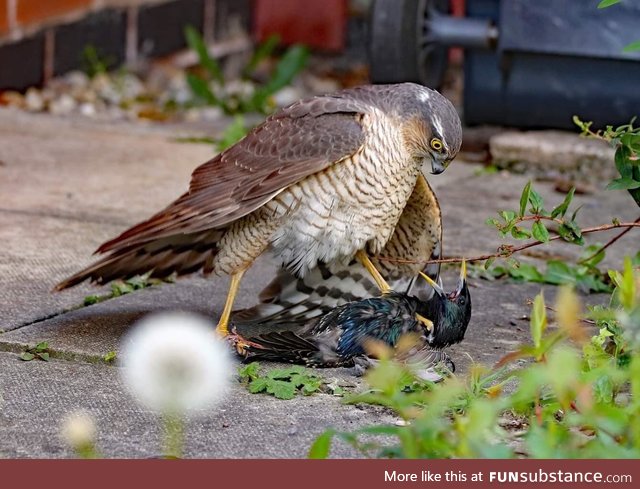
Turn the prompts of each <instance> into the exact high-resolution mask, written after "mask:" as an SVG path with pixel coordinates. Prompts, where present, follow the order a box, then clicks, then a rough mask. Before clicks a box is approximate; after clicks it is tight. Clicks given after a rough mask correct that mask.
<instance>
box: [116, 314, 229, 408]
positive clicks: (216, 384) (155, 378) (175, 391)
mask: <svg viewBox="0 0 640 489" xmlns="http://www.w3.org/2000/svg"><path fill="white" fill-rule="evenodd" d="M120 353H121V355H120V357H121V359H122V363H123V369H122V375H123V379H124V382H125V385H126V386H127V387H128V388H129V390H130V391H131V392H132V393H133V395H134V396H135V397H136V398H137V399H138V400H139V401H140V402H141V403H142V404H143V405H144V406H146V407H148V408H150V409H152V410H154V411H158V412H160V413H163V414H186V413H192V412H194V411H197V410H201V409H204V408H207V407H210V406H213V405H214V404H216V402H218V401H220V399H221V398H222V397H223V396H224V394H225V392H226V390H227V388H228V384H229V380H230V379H231V377H232V375H233V363H232V360H231V358H230V355H229V352H228V349H227V347H226V345H225V344H224V343H223V342H222V341H221V340H220V339H219V338H218V337H217V336H216V335H215V333H214V327H213V326H212V325H211V324H209V322H208V321H206V320H205V319H203V318H200V317H199V316H195V315H192V314H187V313H177V312H173V313H163V314H155V315H151V316H147V317H145V318H144V319H142V320H141V321H139V322H138V323H137V324H136V325H135V326H134V327H133V329H132V330H131V332H130V333H129V334H128V335H127V336H126V337H125V338H124V340H123V342H122V347H121V352H120Z"/></svg>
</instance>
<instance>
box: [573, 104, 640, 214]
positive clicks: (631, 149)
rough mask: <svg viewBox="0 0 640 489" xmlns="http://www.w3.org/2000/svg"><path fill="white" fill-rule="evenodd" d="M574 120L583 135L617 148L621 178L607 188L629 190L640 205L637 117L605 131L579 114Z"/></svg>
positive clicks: (617, 162)
mask: <svg viewBox="0 0 640 489" xmlns="http://www.w3.org/2000/svg"><path fill="white" fill-rule="evenodd" d="M573 122H574V123H575V124H576V125H577V126H578V127H579V128H580V130H581V131H582V135H583V136H586V137H590V138H594V139H601V140H603V141H606V142H608V143H609V144H610V145H611V146H612V147H613V148H614V149H615V150H616V152H615V164H616V169H617V170H618V173H619V174H620V178H617V179H615V180H613V181H611V183H609V185H608V186H607V188H608V189H609V190H628V191H629V194H631V197H633V200H634V201H635V202H636V204H637V205H638V206H640V127H633V123H634V122H635V119H634V120H632V121H631V122H629V124H624V125H622V126H619V127H615V128H614V127H613V126H607V127H606V128H605V129H604V131H595V132H594V131H593V130H592V129H591V126H592V122H584V121H582V120H580V118H579V117H578V116H574V117H573Z"/></svg>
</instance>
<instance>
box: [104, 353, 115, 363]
mask: <svg viewBox="0 0 640 489" xmlns="http://www.w3.org/2000/svg"><path fill="white" fill-rule="evenodd" d="M117 356H118V354H117V353H116V352H115V351H109V352H107V353H105V354H104V355H103V356H102V360H103V361H105V362H107V363H111V362H113V361H115V359H116V357H117Z"/></svg>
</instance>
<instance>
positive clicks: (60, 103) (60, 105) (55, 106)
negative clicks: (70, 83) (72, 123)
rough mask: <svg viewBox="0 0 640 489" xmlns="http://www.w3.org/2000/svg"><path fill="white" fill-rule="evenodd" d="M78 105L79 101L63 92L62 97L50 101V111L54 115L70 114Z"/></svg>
mask: <svg viewBox="0 0 640 489" xmlns="http://www.w3.org/2000/svg"><path fill="white" fill-rule="evenodd" d="M77 105H78V103H77V102H76V101H75V99H74V98H73V97H72V96H71V95H68V94H66V93H63V94H62V95H61V96H60V97H58V98H57V99H54V100H52V101H51V103H49V112H51V113H52V114H54V115H69V114H71V112H73V111H74V110H75V108H76V107H77Z"/></svg>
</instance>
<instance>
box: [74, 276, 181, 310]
mask: <svg viewBox="0 0 640 489" xmlns="http://www.w3.org/2000/svg"><path fill="white" fill-rule="evenodd" d="M150 275H151V274H150V273H146V274H144V275H136V276H135V277H131V278H130V279H127V280H116V281H114V282H112V283H111V293H109V294H104V295H97V294H93V295H88V296H86V297H85V298H84V301H83V305H84V306H91V305H93V304H97V303H99V302H103V301H106V300H109V299H113V298H114V297H120V296H121V295H126V294H130V293H131V292H134V291H136V290H141V289H146V288H147V287H153V286H155V285H159V284H162V283H165V282H169V283H171V282H173V281H174V279H173V278H168V279H164V280H160V279H157V278H151V277H150Z"/></svg>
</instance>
